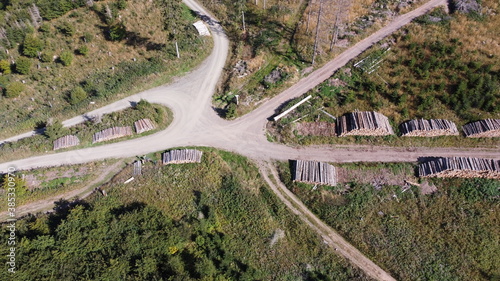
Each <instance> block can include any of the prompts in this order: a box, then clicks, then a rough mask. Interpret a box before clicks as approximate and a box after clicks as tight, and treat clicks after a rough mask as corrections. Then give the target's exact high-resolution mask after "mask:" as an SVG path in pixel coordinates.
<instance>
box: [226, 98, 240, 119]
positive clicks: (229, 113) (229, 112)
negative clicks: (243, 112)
mask: <svg viewBox="0 0 500 281" xmlns="http://www.w3.org/2000/svg"><path fill="white" fill-rule="evenodd" d="M236 108H237V106H236V104H235V103H234V102H232V103H230V104H229V105H228V106H227V108H226V118H228V119H230V118H234V117H236Z"/></svg>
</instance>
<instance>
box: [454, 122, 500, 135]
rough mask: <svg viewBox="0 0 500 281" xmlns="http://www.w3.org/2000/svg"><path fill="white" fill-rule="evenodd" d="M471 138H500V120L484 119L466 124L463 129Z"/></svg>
mask: <svg viewBox="0 0 500 281" xmlns="http://www.w3.org/2000/svg"><path fill="white" fill-rule="evenodd" d="M462 129H463V130H464V133H465V136H466V137H469V138H495V137H500V119H484V120H479V121H476V122H472V123H469V124H466V125H464V126H463V127H462Z"/></svg>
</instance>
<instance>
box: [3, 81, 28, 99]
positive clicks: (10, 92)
mask: <svg viewBox="0 0 500 281" xmlns="http://www.w3.org/2000/svg"><path fill="white" fill-rule="evenodd" d="M23 91H24V84H23V83H20V82H12V83H10V84H9V85H7V87H6V89H5V96H6V97H8V98H15V97H18V96H19V95H20V94H21V93H22V92H23Z"/></svg>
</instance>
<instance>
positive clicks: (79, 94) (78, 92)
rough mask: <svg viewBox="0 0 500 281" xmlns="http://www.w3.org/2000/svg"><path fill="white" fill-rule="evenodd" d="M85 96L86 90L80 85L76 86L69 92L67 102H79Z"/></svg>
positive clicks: (73, 103)
mask: <svg viewBox="0 0 500 281" xmlns="http://www.w3.org/2000/svg"><path fill="white" fill-rule="evenodd" d="M86 98H87V92H85V90H84V89H83V88H82V87H76V88H74V89H73V90H72V91H71V93H70V94H69V103H70V104H72V105H75V104H79V103H81V102H82V101H83V100H85V99H86Z"/></svg>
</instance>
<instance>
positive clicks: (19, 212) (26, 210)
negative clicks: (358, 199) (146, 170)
mask: <svg viewBox="0 0 500 281" xmlns="http://www.w3.org/2000/svg"><path fill="white" fill-rule="evenodd" d="M122 164H123V161H118V162H116V163H115V164H113V165H111V166H108V167H106V168H105V169H103V170H102V172H101V174H100V175H99V176H98V177H97V178H95V179H94V180H92V181H90V182H89V183H88V184H87V185H85V186H84V187H82V188H79V189H76V190H72V191H69V192H66V193H63V194H59V195H57V196H52V197H49V198H47V199H44V200H39V201H35V202H31V203H28V204H24V205H22V206H19V207H17V208H16V217H17V218H19V217H23V216H26V215H27V214H36V213H38V212H44V211H50V210H52V208H53V207H54V202H56V201H58V200H59V199H65V200H69V199H72V198H75V197H78V198H81V199H83V198H85V197H87V196H89V195H90V194H91V193H92V192H93V190H94V187H95V186H96V185H97V184H103V183H104V182H103V181H104V180H105V179H106V178H107V177H108V176H112V175H115V174H116V173H118V171H120V170H121V169H122V168H123V167H122ZM7 219H8V212H1V213H0V221H5V220H7Z"/></svg>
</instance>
